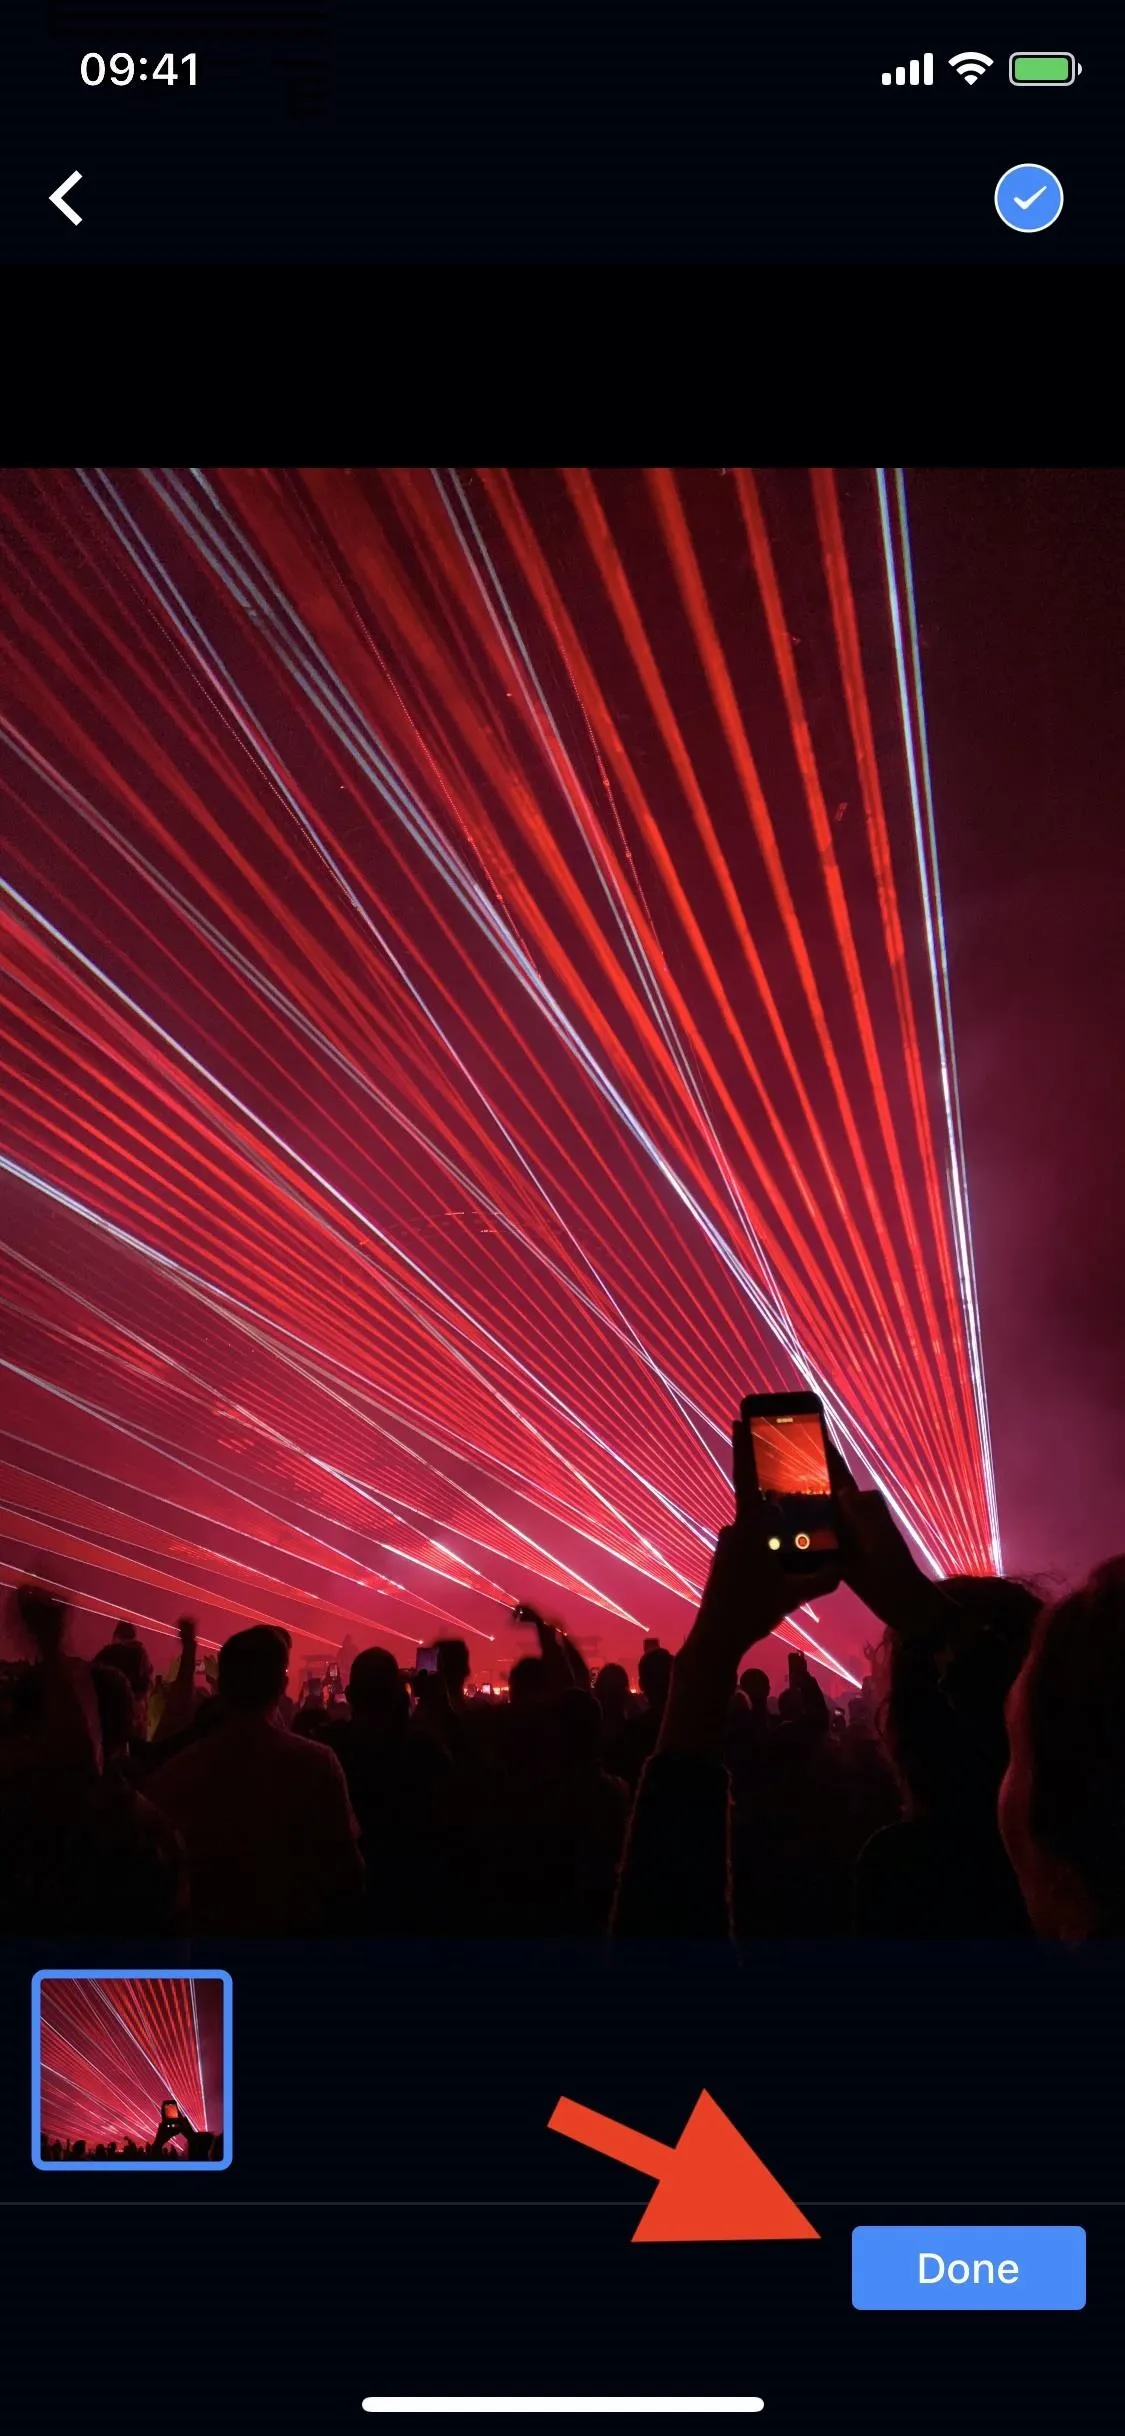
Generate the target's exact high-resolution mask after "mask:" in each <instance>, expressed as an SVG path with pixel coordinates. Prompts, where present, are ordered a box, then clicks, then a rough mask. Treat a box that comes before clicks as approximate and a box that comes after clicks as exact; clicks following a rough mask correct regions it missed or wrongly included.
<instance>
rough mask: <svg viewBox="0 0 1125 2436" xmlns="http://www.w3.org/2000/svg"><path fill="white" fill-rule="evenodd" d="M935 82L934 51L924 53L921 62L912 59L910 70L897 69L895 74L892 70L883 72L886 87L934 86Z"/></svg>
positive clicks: (887, 69) (888, 69)
mask: <svg viewBox="0 0 1125 2436" xmlns="http://www.w3.org/2000/svg"><path fill="white" fill-rule="evenodd" d="M933 81H934V55H933V52H932V51H923V53H922V57H921V60H920V61H919V60H917V59H912V60H911V62H910V65H909V67H908V68H896V69H895V70H894V72H893V74H892V72H891V70H890V68H884V70H883V83H884V84H885V85H932V83H933Z"/></svg>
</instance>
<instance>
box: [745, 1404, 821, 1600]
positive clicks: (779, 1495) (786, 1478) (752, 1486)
mask: <svg viewBox="0 0 1125 2436" xmlns="http://www.w3.org/2000/svg"><path fill="white" fill-rule="evenodd" d="M741 1409H742V1421H743V1426H744V1429H745V1433H746V1445H747V1451H748V1454H749V1460H750V1465H751V1467H752V1477H751V1478H743V1479H741V1480H739V1481H738V1482H737V1483H736V1490H737V1494H738V1498H739V1502H740V1504H742V1503H744V1502H745V1500H746V1499H747V1498H748V1497H756V1498H757V1499H758V1500H760V1505H759V1512H760V1514H761V1519H762V1521H763V1523H764V1524H765V1530H766V1540H767V1545H768V1546H769V1548H770V1549H771V1551H772V1553H773V1554H774V1555H775V1556H776V1557H777V1560H778V1563H779V1564H780V1565H782V1566H783V1567H784V1569H785V1571H786V1573H815V1572H816V1571H817V1570H818V1569H819V1568H820V1567H821V1566H824V1565H831V1564H832V1563H833V1561H834V1559H835V1558H836V1557H837V1556H838V1555H839V1550H840V1535H839V1530H838V1527H837V1519H836V1503H835V1499H834V1497H833V1493H832V1482H831V1478H830V1475H829V1470H828V1444H827V1440H826V1437H825V1431H824V1412H823V1408H822V1406H821V1404H820V1402H819V1400H818V1398H817V1397H816V1396H809V1395H794V1396H744V1397H743V1399H742V1408H741Z"/></svg>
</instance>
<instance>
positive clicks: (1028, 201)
mask: <svg viewBox="0 0 1125 2436" xmlns="http://www.w3.org/2000/svg"><path fill="white" fill-rule="evenodd" d="M994 201H995V204H996V209H997V211H998V212H999V214H1000V217H1001V219H1002V221H1003V223H1004V226H1005V228H1018V229H1020V230H1021V231H1022V233H1023V235H1024V236H1037V235H1038V233H1039V230H1040V229H1041V228H1050V227H1051V226H1052V224H1053V223H1054V221H1056V220H1057V219H1058V216H1059V213H1060V212H1061V210H1062V207H1063V190H1062V187H1061V186H1060V184H1059V181H1058V179H1057V177H1056V176H1055V173H1054V170H1053V169H1044V167H1043V164H1042V162H1041V161H1021V162H1020V164H1019V167H1018V168H1016V169H1006V170H1005V171H1004V175H1003V177H1002V178H1001V179H1000V181H999V184H998V185H997V188H996V194H995V196H994Z"/></svg>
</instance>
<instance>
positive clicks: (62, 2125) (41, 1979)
mask: <svg viewBox="0 0 1125 2436" xmlns="http://www.w3.org/2000/svg"><path fill="white" fill-rule="evenodd" d="M32 2042H33V2044H32V2116H33V2139H32V2156H33V2160H34V2162H35V2164H36V2165H37V2166H40V2167H41V2168H43V2169H45V2170H46V2171H47V2172H51V2171H57V2170H60V2169H61V2170H62V2171H66V2172H70V2171H75V2172H81V2171H82V2170H83V2169H84V2168H90V2167H94V2168H95V2169H97V2170H100V2169H101V2168H103V2167H105V2168H109V2167H111V2166H131V2167H148V2166H155V2167H159V2166H165V2165H179V2166H187V2167H189V2168H191V2167H195V2168H196V2169H197V2170H198V2169H199V2168H203V2169H204V2170H207V2171H211V2172H214V2171H216V2170H221V2169H222V2168H223V2167H224V2166H227V2165H229V2164H230V2121H229V2108H230V2043H231V2027H230V1980H229V1978H228V1976H227V1974H226V1972H225V1971H195V1972H189V1971H173V1972H168V1973H166V1974H164V1975H163V1976H162V1977H160V1978H155V1977H154V1978H149V1977H147V1976H145V1975H144V1974H142V1973H140V1972H135V1971H133V1972H113V1973H111V1972H105V1973H104V1974H103V1973H100V1972H96V1971H73V1972H71V1971H40V1972H39V1973H38V1974H37V1976H36V1979H35V1982H34V1985H33V1991H32Z"/></svg>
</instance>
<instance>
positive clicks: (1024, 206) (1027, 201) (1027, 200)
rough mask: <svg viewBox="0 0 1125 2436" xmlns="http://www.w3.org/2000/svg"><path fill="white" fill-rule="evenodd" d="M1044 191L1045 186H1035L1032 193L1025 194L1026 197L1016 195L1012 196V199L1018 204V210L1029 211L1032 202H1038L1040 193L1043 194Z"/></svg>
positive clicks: (1045, 190)
mask: <svg viewBox="0 0 1125 2436" xmlns="http://www.w3.org/2000/svg"><path fill="white" fill-rule="evenodd" d="M1046 192H1047V189H1046V187H1045V186H1037V187H1036V189H1035V192H1034V194H1033V195H1027V196H1026V197H1025V196H1023V195H1016V196H1014V198H1013V200H1014V201H1015V203H1016V204H1017V205H1018V207H1019V209H1020V211H1030V210H1031V206H1032V204H1033V203H1038V201H1039V197H1040V195H1045V194H1046Z"/></svg>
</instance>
